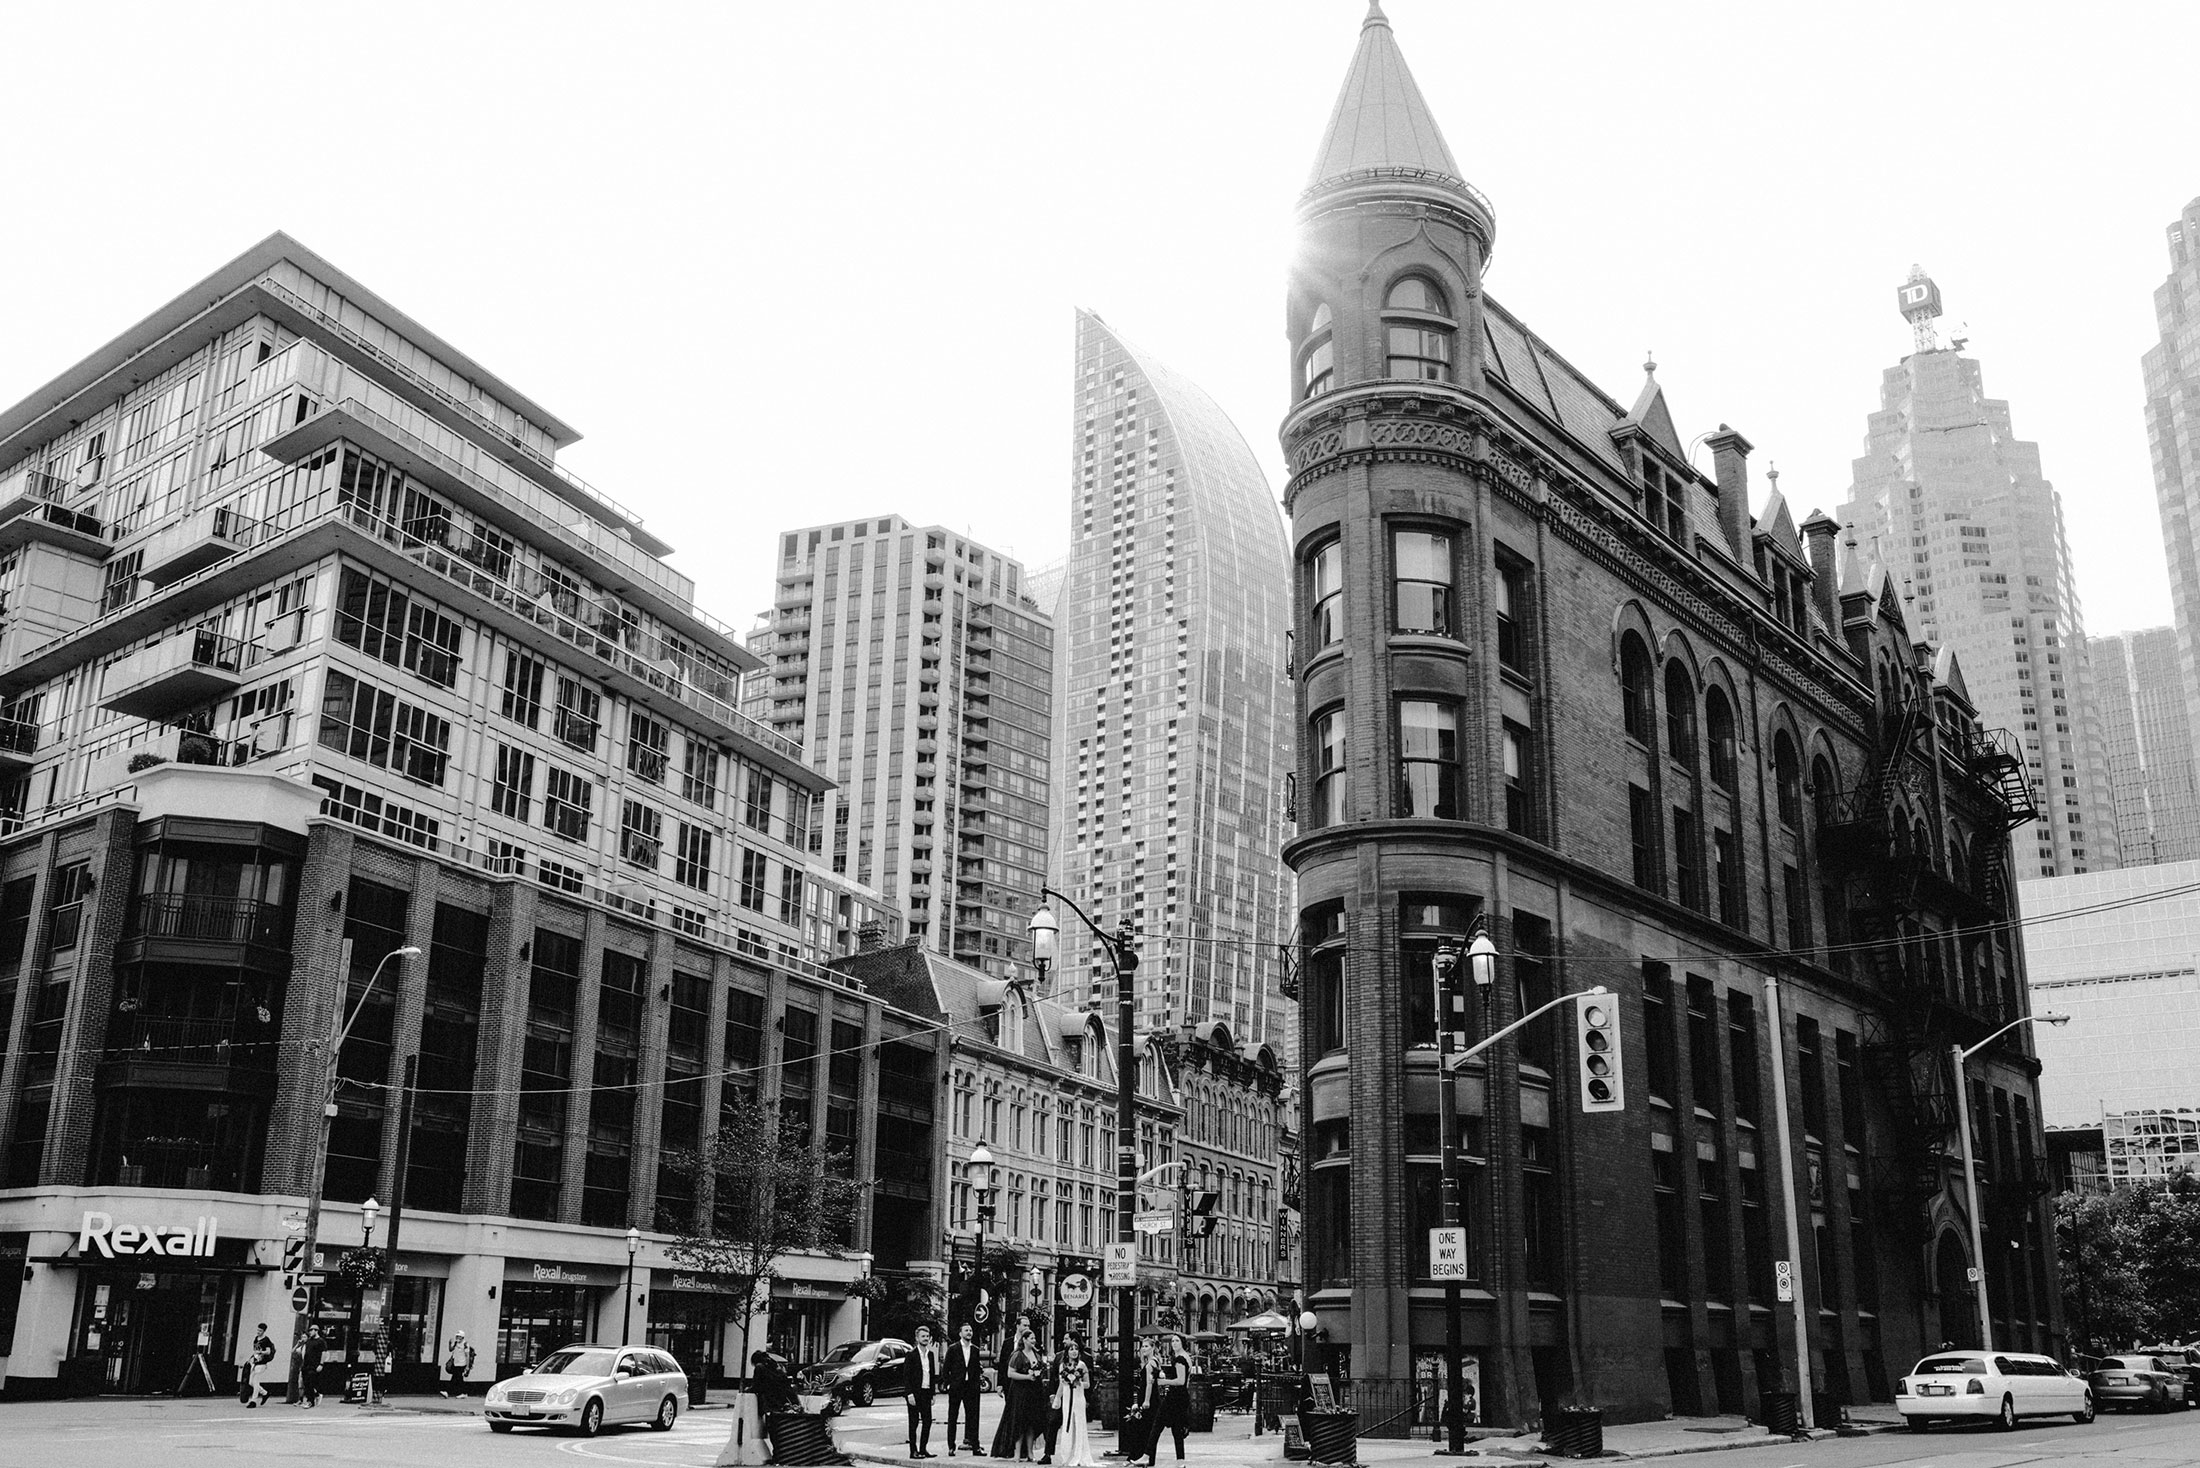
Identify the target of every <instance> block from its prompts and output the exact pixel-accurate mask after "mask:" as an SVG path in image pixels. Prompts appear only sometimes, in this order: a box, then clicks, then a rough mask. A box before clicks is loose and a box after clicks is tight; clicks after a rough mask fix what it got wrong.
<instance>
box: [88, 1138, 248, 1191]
mask: <svg viewBox="0 0 2200 1468" xmlns="http://www.w3.org/2000/svg"><path fill="white" fill-rule="evenodd" d="M102 1172H104V1173H105V1174H107V1175H106V1176H104V1177H102V1178H101V1181H102V1182H106V1183H111V1184H113V1185H115V1186H118V1187H125V1188H190V1189H192V1190H194V1191H203V1190H213V1191H218V1192H238V1191H241V1190H242V1188H243V1186H244V1159H243V1157H242V1156H241V1155H240V1153H239V1150H238V1149H237V1148H235V1147H224V1146H221V1145H219V1144H218V1143H214V1142H201V1141H196V1140H194V1139H191V1138H188V1137H138V1138H134V1139H130V1140H126V1141H123V1142H121V1143H120V1144H119V1145H118V1149H117V1153H116V1157H115V1160H114V1161H112V1162H110V1163H108V1164H107V1166H106V1167H105V1168H103V1169H102Z"/></svg>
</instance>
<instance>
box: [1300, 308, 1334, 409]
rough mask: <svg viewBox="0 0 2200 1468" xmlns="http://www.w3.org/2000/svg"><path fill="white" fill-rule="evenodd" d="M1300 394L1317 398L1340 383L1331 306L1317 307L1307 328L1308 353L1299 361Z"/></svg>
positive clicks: (1304, 396)
mask: <svg viewBox="0 0 2200 1468" xmlns="http://www.w3.org/2000/svg"><path fill="white" fill-rule="evenodd" d="M1299 381H1300V383H1301V386H1300V389H1299V396H1300V398H1302V399H1304V398H1318V397H1320V396H1321V395H1322V394H1323V393H1325V392H1328V391H1329V390H1330V389H1331V388H1333V387H1335V386H1336V385H1337V344H1336V342H1335V340H1334V339H1333V338H1332V337H1331V336H1330V331H1329V306H1328V304H1327V303H1326V302H1325V303H1323V304H1322V305H1320V306H1317V307H1315V308H1314V321H1313V324H1312V325H1311V326H1309V327H1308V328H1307V346H1306V355H1305V356H1304V357H1303V358H1302V359H1301V360H1300V363H1299Z"/></svg>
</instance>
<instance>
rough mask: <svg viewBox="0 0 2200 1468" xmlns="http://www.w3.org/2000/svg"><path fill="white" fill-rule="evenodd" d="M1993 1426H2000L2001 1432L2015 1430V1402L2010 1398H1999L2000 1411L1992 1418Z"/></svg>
mask: <svg viewBox="0 0 2200 1468" xmlns="http://www.w3.org/2000/svg"><path fill="white" fill-rule="evenodd" d="M1994 1426H1996V1427H1998V1428H2000V1429H2001V1430H2002V1431H2003V1432H2014V1431H2016V1429H2017V1404H2016V1403H2015V1402H2014V1401H2013V1400H2011V1399H2010V1398H2008V1397H2003V1398H2002V1399H2001V1411H2000V1412H1999V1413H1998V1414H1997V1415H1996V1416H1995V1418H1994Z"/></svg>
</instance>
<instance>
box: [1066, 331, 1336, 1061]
mask: <svg viewBox="0 0 2200 1468" xmlns="http://www.w3.org/2000/svg"><path fill="white" fill-rule="evenodd" d="M1073 401H1074V415H1073V423H1072V428H1071V434H1072V439H1071V448H1070V537H1071V540H1070V557H1069V563H1068V567H1067V570H1066V574H1065V575H1064V576H1063V579H1062V582H1061V588H1060V591H1059V593H1058V598H1059V599H1058V602H1057V604H1056V616H1055V628H1056V641H1057V646H1058V647H1059V648H1060V650H1061V651H1060V657H1059V659H1058V661H1057V666H1056V690H1057V696H1056V699H1055V706H1056V711H1057V712H1056V716H1055V740H1054V744H1055V751H1056V759H1055V782H1054V823H1053V831H1054V845H1055V851H1054V859H1053V861H1052V863H1051V870H1052V871H1053V872H1054V874H1055V880H1056V884H1057V885H1059V886H1060V887H1061V888H1062V889H1063V890H1064V891H1065V892H1067V893H1068V894H1069V895H1070V896H1071V897H1072V898H1074V899H1075V900H1076V901H1077V903H1078V904H1079V905H1080V906H1082V907H1083V908H1084V909H1085V910H1086V911H1087V912H1089V913H1091V914H1092V916H1093V918H1094V919H1095V920H1096V921H1098V922H1099V923H1101V924H1102V925H1103V926H1105V927H1107V928H1108V929H1109V930H1111V931H1112V930H1114V929H1115V928H1117V927H1118V926H1122V925H1126V924H1127V925H1128V926H1130V927H1131V928H1132V929H1133V930H1134V931H1135V932H1136V933H1137V934H1138V949H1139V954H1140V959H1141V966H1140V968H1139V971H1138V996H1137V1002H1138V1014H1139V1025H1140V1028H1141V1029H1142V1030H1144V1029H1148V1028H1150V1027H1154V1026H1158V1025H1163V1024H1180V1023H1182V1022H1184V1021H1186V1020H1195V1021H1196V1020H1205V1019H1209V1018H1215V1019H1223V1020H1227V1021H1228V1022H1229V1024H1230V1027H1231V1029H1232V1031H1233V1032H1234V1033H1235V1034H1237V1035H1238V1036H1240V1037H1243V1038H1244V1039H1246V1040H1248V1041H1253V1042H1259V1041H1265V1042H1267V1043H1269V1044H1272V1045H1274V1046H1276V1047H1277V1048H1278V1049H1279V1050H1286V1051H1289V1050H1290V1049H1291V1048H1292V1046H1291V1040H1292V1033H1293V1031H1294V1029H1295V1026H1294V1025H1292V1024H1289V1023H1287V1022H1286V1020H1285V1016H1284V1005H1283V1000H1282V987H1281V980H1282V961H1281V957H1280V952H1281V949H1280V945H1282V944H1284V943H1285V942H1286V941H1288V939H1289V938H1290V936H1291V932H1290V919H1289V917H1288V913H1289V911H1290V901H1289V891H1290V882H1289V877H1288V875H1287V874H1286V872H1285V869H1284V865H1283V861H1282V857H1281V850H1282V846H1283V839H1284V835H1285V822H1286V819H1287V816H1286V811H1285V789H1284V785H1285V775H1286V772H1287V771H1288V770H1289V769H1290V768H1291V745H1290V727H1291V725H1290V718H1289V715H1290V709H1291V697H1290V689H1289V686H1288V684H1287V683H1286V681H1285V677H1284V665H1285V656H1284V642H1285V638H1286V636H1287V631H1286V629H1287V628H1289V626H1290V615H1291V588H1290V580H1289V566H1290V552H1289V549H1288V546H1287V544H1286V541H1285V538H1284V530H1283V516H1282V513H1281V511H1280V509H1279V507H1278V506H1277V503H1276V499H1275V496H1274V495H1273V494H1272V493H1271V492H1270V490H1269V487H1268V481H1267V479H1266V477H1265V476H1263V475H1262V473H1261V471H1260V466H1259V465H1258V464H1257V463H1256V462H1255V461H1254V459H1253V455H1252V451H1251V450H1250V449H1248V448H1247V447H1246V444H1245V439H1244V437H1243V436H1242V435H1241V434H1240V433H1239V432H1238V430H1237V428H1236V426H1235V425H1234V424H1232V423H1231V422H1230V420H1229V419H1228V418H1227V417H1226V416H1224V414H1223V412H1222V410H1221V408H1219V407H1218V406H1216V404H1215V402H1214V400H1213V399H1212V398H1210V397H1208V396H1207V394H1206V393H1205V392H1203V391H1201V390H1200V389H1199V388H1198V387H1196V386H1194V385H1193V384H1192V383H1190V382H1188V381H1186V380H1185V379H1184V378H1182V377H1180V376H1178V375H1177V374H1176V373H1174V372H1171V371H1170V370H1169V369H1168V368H1167V367H1164V366H1163V365H1161V364H1160V363H1158V362H1156V361H1154V360H1153V358H1151V357H1150V356H1147V355H1146V354H1145V353H1143V352H1141V351H1139V350H1138V349H1137V348H1136V347H1134V346H1132V345H1131V344H1130V343H1128V342H1126V341H1125V340H1124V339H1123V338H1122V337H1121V336H1120V335H1118V334H1117V333H1116V332H1115V331H1114V330H1113V329H1112V328H1111V327H1109V326H1108V324H1107V323H1106V322H1105V321H1102V320H1101V319H1100V318H1099V317H1098V316H1095V315H1093V314H1092V313H1091V312H1080V313H1079V314H1078V318H1077V368H1076V381H1075V392H1074V400H1073ZM1063 950H1064V951H1063V955H1062V962H1061V967H1060V969H1059V970H1058V973H1057V975H1056V978H1055V986H1056V991H1057V992H1058V993H1060V994H1061V995H1063V996H1064V997H1066V998H1069V999H1071V1000H1073V1001H1074V1000H1079V999H1084V1000H1091V999H1096V998H1099V997H1101V996H1106V997H1108V998H1110V999H1112V998H1113V995H1114V978H1113V974H1112V973H1111V972H1110V971H1109V970H1108V968H1107V966H1106V964H1105V962H1101V963H1100V964H1099V965H1098V967H1099V972H1097V973H1096V972H1095V971H1094V970H1095V957H1096V955H1095V954H1094V952H1093V951H1092V949H1091V948H1090V947H1089V946H1088V945H1086V944H1084V943H1068V942H1065V943H1064V944H1063Z"/></svg>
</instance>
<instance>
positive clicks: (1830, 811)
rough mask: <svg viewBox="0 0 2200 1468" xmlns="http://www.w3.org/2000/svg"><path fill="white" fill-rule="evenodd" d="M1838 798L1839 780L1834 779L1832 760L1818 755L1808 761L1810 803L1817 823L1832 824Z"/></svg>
mask: <svg viewBox="0 0 2200 1468" xmlns="http://www.w3.org/2000/svg"><path fill="white" fill-rule="evenodd" d="M1840 798H1841V789H1840V782H1839V781H1837V780H1835V779H1834V775H1833V762H1832V761H1830V760H1828V759H1827V758H1826V757H1825V756H1824V755H1820V756H1818V758H1816V759H1814V760H1812V761H1811V762H1810V803H1811V810H1812V813H1813V814H1814V815H1815V816H1817V818H1818V824H1819V825H1821V826H1829V825H1831V824H1833V822H1834V820H1835V819H1836V813H1837V811H1838V809H1839V806H1840Z"/></svg>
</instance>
